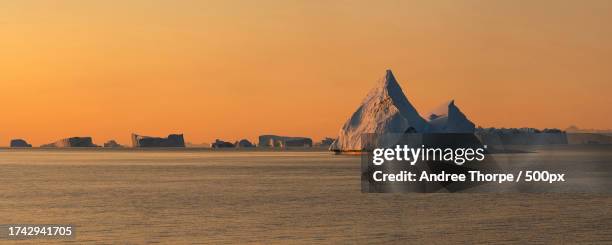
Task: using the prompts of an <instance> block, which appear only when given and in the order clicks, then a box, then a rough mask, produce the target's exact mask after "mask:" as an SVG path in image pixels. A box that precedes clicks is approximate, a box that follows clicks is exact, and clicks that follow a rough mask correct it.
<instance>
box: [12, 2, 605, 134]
mask: <svg viewBox="0 0 612 245" xmlns="http://www.w3.org/2000/svg"><path fill="white" fill-rule="evenodd" d="M610 13H612V2H611V1H450V0H449V1H169V0H168V1H161V0H158V1H148V0H147V1H144V0H143V1H121V2H114V1H77V0H75V1H27V0H26V1H3V2H1V3H0V36H1V37H2V38H0V67H2V69H1V71H0V103H1V104H2V109H1V113H0V145H6V144H8V141H9V139H11V138H24V139H27V140H28V141H30V142H31V143H33V144H34V145H40V144H42V143H48V142H51V141H54V140H56V139H59V138H65V137H68V136H85V135H87V136H92V137H94V140H95V141H96V143H98V144H102V143H103V142H104V141H106V140H108V139H117V140H118V141H119V142H120V143H123V144H126V143H128V141H129V135H130V133H132V132H134V133H139V134H144V135H167V134H169V133H175V132H183V133H185V137H186V140H187V141H190V142H193V143H201V142H211V141H213V140H214V139H215V138H221V139H226V140H236V139H240V138H249V139H256V137H257V136H258V135H260V134H266V133H274V134H280V135H295V136H310V137H313V138H314V139H315V140H318V139H320V138H322V137H324V136H333V137H335V136H336V135H337V132H338V130H339V129H340V127H341V126H342V124H343V123H344V121H345V120H346V119H347V118H348V117H349V116H350V115H351V114H352V113H353V112H354V111H355V109H356V107H357V106H358V105H359V103H360V102H361V99H362V98H363V97H364V96H365V94H366V93H367V92H368V90H369V89H370V88H371V87H372V86H374V85H375V81H376V80H377V79H378V78H380V77H381V76H383V75H384V71H385V69H386V68H391V69H393V71H394V73H395V75H396V77H397V78H398V80H399V82H400V84H401V85H402V87H403V89H404V92H405V93H406V94H407V96H408V98H409V99H410V100H411V102H412V103H413V104H414V106H415V107H416V108H417V109H418V110H419V112H421V113H422V114H424V113H426V112H427V111H429V110H430V109H432V108H435V107H436V106H437V105H438V104H440V103H442V102H444V101H448V100H449V99H451V98H454V99H455V100H456V103H457V105H458V106H459V107H460V108H461V109H462V110H463V111H464V112H465V113H466V114H467V115H468V116H469V117H470V119H471V120H472V121H474V122H475V123H476V124H477V125H481V126H485V127H489V126H497V127H502V126H505V127H522V126H529V127H539V128H544V127H559V128H565V127H567V126H569V125H572V124H576V125H578V126H579V127H583V128H612V117H610V116H609V115H611V114H612V108H611V107H610V105H611V104H612V98H611V96H610V95H609V93H610V91H611V89H612V70H611V69H610V64H612V60H611V59H612V29H611V28H610V27H609V23H612V15H610Z"/></svg>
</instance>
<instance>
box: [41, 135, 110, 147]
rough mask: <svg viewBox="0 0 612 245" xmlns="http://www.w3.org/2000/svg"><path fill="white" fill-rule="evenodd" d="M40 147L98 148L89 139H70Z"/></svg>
mask: <svg viewBox="0 0 612 245" xmlns="http://www.w3.org/2000/svg"><path fill="white" fill-rule="evenodd" d="M40 147H56V148H72V147H98V146H97V145H96V144H94V143H93V139H92V138H91V137H70V138H66V139H61V140H58V141H56V142H53V143H49V144H45V145H41V146H40Z"/></svg>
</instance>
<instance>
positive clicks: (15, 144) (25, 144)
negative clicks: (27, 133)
mask: <svg viewBox="0 0 612 245" xmlns="http://www.w3.org/2000/svg"><path fill="white" fill-rule="evenodd" d="M10 146H11V147H13V148H16V147H32V145H30V144H28V142H27V141H25V140H23V139H14V140H11V145H10Z"/></svg>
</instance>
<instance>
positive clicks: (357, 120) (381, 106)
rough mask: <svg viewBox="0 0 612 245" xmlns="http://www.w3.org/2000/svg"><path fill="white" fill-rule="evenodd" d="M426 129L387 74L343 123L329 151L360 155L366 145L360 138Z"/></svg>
mask: <svg viewBox="0 0 612 245" xmlns="http://www.w3.org/2000/svg"><path fill="white" fill-rule="evenodd" d="M428 128H429V125H428V123H427V121H426V120H425V119H423V118H422V117H421V115H419V113H418V112H417V110H416V109H415V108H414V107H413V106H412V104H411V103H410V101H409V100H408V99H407V98H406V95H404V91H402V88H401V87H400V85H399V84H398V82H397V80H396V79H395V76H394V75H393V72H392V71H391V70H387V71H386V74H385V76H384V77H383V78H382V79H381V80H379V82H378V84H377V86H376V87H374V88H373V89H372V90H371V91H370V92H369V93H368V95H367V96H366V98H365V99H364V100H363V101H362V102H361V105H360V106H359V107H358V108H357V111H355V112H354V113H353V115H352V116H351V117H350V118H349V119H348V120H347V121H346V123H344V126H342V128H341V129H340V133H339V135H338V138H337V139H336V140H335V141H334V143H332V145H331V146H330V150H332V151H361V150H363V147H364V145H365V144H366V142H365V141H366V140H365V139H362V138H363V137H365V136H366V135H379V136H382V135H398V134H403V133H424V132H427V130H428ZM383 138H384V137H383Z"/></svg>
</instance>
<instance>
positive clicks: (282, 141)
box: [257, 135, 312, 147]
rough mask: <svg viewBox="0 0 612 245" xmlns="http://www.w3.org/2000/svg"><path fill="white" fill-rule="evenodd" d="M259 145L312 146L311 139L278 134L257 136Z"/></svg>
mask: <svg viewBox="0 0 612 245" xmlns="http://www.w3.org/2000/svg"><path fill="white" fill-rule="evenodd" d="M257 145H258V146H259V147H312V139H311V138H307V137H288V136H278V135H261V136H259V144H257Z"/></svg>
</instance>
